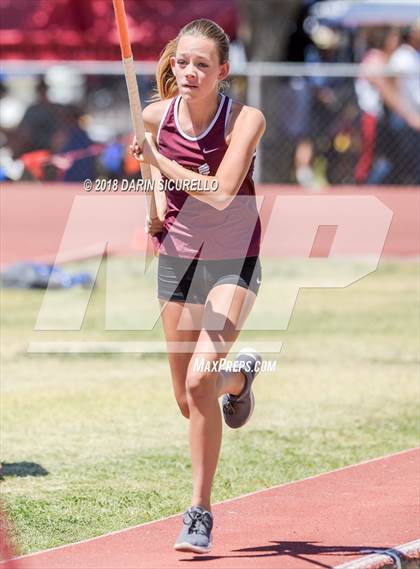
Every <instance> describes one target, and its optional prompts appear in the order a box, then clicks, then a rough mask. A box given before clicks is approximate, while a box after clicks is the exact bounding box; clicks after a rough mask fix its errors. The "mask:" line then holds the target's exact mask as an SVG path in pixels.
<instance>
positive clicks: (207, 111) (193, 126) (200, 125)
mask: <svg viewBox="0 0 420 569" xmlns="http://www.w3.org/2000/svg"><path fill="white" fill-rule="evenodd" d="M219 104H220V95H219V94H218V93H215V94H213V93H212V94H211V95H209V96H208V97H206V98H205V99H200V100H199V101H188V102H186V101H184V99H182V98H181V101H180V103H179V109H178V120H179V122H180V125H181V128H182V130H184V131H188V130H191V131H192V132H193V133H194V135H198V134H200V133H202V132H204V131H205V130H206V129H207V127H208V126H209V125H210V123H211V121H212V120H213V119H214V116H215V114H216V112H217V109H218V107H219Z"/></svg>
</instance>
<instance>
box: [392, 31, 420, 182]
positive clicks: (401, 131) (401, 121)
mask: <svg viewBox="0 0 420 569" xmlns="http://www.w3.org/2000/svg"><path fill="white" fill-rule="evenodd" d="M419 50H420V20H419V21H417V22H416V23H415V24H414V25H413V26H412V27H411V28H409V29H407V30H405V31H404V34H403V43H402V45H400V46H399V47H398V49H396V50H395V51H394V53H393V54H392V56H391V58H390V60H389V70H390V71H391V72H395V73H400V74H402V75H401V76H399V77H396V78H392V79H391V81H392V82H393V83H394V85H395V88H396V91H397V94H398V98H399V99H400V100H401V104H402V105H403V106H404V109H405V111H406V114H405V115H401V114H400V113H398V109H395V111H396V112H393V113H392V114H391V117H390V129H391V132H392V135H393V139H394V140H395V144H393V151H394V163H395V164H396V166H397V167H396V168H395V171H394V172H393V179H394V181H395V183H398V184H410V183H415V184H420V159H419V150H420V51H419Z"/></svg>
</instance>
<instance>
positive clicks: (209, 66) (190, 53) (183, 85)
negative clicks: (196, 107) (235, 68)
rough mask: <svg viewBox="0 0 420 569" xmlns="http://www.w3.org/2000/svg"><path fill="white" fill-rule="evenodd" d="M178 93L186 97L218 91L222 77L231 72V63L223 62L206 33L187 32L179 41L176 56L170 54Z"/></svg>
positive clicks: (194, 97)
mask: <svg viewBox="0 0 420 569" xmlns="http://www.w3.org/2000/svg"><path fill="white" fill-rule="evenodd" d="M171 68H172V72H173V74H174V75H175V78H176V82H177V85H178V91H179V94H180V95H181V96H182V97H183V98H184V99H185V100H195V99H201V98H202V97H206V96H208V95H210V94H211V93H213V92H214V93H217V91H218V87H219V81H221V80H222V79H224V78H225V77H226V76H227V75H228V73H229V64H228V63H224V64H222V65H221V64H220V62H219V55H218V53H217V47H216V44H215V42H214V41H213V40H211V39H208V38H206V37H203V36H192V35H184V36H182V37H181V38H180V40H179V42H178V47H177V50H176V54H175V57H171Z"/></svg>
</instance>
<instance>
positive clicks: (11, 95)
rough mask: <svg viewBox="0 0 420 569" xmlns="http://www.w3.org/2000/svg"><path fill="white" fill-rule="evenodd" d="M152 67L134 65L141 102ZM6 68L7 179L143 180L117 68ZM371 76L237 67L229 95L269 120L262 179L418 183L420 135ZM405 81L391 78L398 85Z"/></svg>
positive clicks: (1, 166) (353, 69)
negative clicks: (131, 154)
mask: <svg viewBox="0 0 420 569" xmlns="http://www.w3.org/2000/svg"><path fill="white" fill-rule="evenodd" d="M154 69H155V65H154V64H153V63H140V64H137V71H138V78H139V85H140V91H141V96H142V101H143V104H146V102H147V100H149V99H150V97H151V96H152V94H153V88H154V76H153V74H154ZM2 71H3V75H4V77H7V80H6V81H5V82H4V83H3V89H2V99H1V101H0V114H1V122H0V127H1V134H0V136H1V145H2V148H1V150H0V174H1V177H2V178H3V179H12V180H20V179H26V180H27V179H48V180H63V181H78V180H82V179H84V178H85V177H94V176H103V177H113V178H115V177H124V176H135V175H138V173H137V172H138V168H137V167H136V165H133V164H132V163H131V162H130V159H129V158H128V157H127V156H126V152H125V149H126V144H127V141H128V137H129V135H130V132H131V123H130V114H129V109H128V103H127V94H126V87H125V80H124V77H123V75H122V68H121V64H120V63H119V62H112V63H111V62H110V63H101V64H97V63H96V62H91V63H89V62H84V63H80V62H79V63H73V64H71V65H69V66H66V67H64V66H63V65H61V66H59V67H56V66H53V65H52V64H51V63H50V64H48V63H37V62H34V63H31V64H30V63H28V62H21V63H19V62H15V63H6V62H4V63H3V66H2ZM42 76H45V77H46V83H47V85H45V84H44V85H43V84H42V83H40V78H41V77H42ZM376 76H379V75H378V74H376ZM372 77H374V76H372ZM372 77H366V76H362V75H361V68H360V67H359V66H357V65H351V64H322V65H321V64H316V65H314V64H313V65H308V64H306V65H292V64H275V63H273V64H267V63H265V64H262V63H252V64H248V65H246V66H242V67H236V68H234V69H233V71H232V74H231V79H230V88H229V92H228V94H230V95H231V96H233V97H234V98H235V99H237V100H239V101H241V102H244V103H248V104H250V105H252V106H255V107H258V108H260V109H262V110H263V112H264V114H265V116H266V118H267V130H266V133H265V135H264V137H263V139H262V141H261V143H260V147H259V150H258V153H257V160H256V168H255V178H256V181H258V182H263V183H282V184H284V183H297V184H299V185H303V186H306V187H308V188H312V189H316V188H318V187H325V186H328V185H337V184H354V183H356V184H403V185H412V184H418V183H420V175H419V164H420V160H419V156H418V150H419V148H420V145H419V142H420V139H419V132H418V130H416V128H415V126H414V125H413V124H411V123H410V124H409V123H408V122H407V120H406V117H405V118H402V117H401V116H400V114H398V113H396V112H394V111H393V109H391V108H389V107H387V105H386V104H385V103H384V102H383V100H382V97H381V95H380V93H379V92H378V90H377V89H376V87H375V86H374V85H373V84H372V81H371V80H372ZM404 77H405V76H404ZM402 78H403V76H388V79H389V80H392V81H394V82H395V85H396V89H397V88H398V81H399V80H401V79H402ZM46 86H47V87H48V90H46ZM419 88H420V84H419ZM46 99H49V100H50V102H48V101H47V100H46ZM51 101H52V104H51ZM369 105H370V106H369ZM367 107H368V111H369V112H367V110H366V108H367ZM13 108H14V110H13ZM17 109H18V110H17ZM19 113H20V115H19ZM12 115H13V116H12Z"/></svg>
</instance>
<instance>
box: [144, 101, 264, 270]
mask: <svg viewBox="0 0 420 569" xmlns="http://www.w3.org/2000/svg"><path fill="white" fill-rule="evenodd" d="M180 101H181V97H180V96H178V97H175V98H174V99H172V100H171V102H170V103H169V104H168V107H167V108H166V111H165V113H164V115H163V117H162V120H161V123H160V126H159V131H158V135H157V143H158V148H159V152H160V153H161V154H162V155H163V156H166V157H167V158H169V159H170V160H174V161H175V162H177V163H178V164H180V165H181V166H183V167H184V168H187V169H189V170H192V171H194V172H198V173H200V174H204V175H210V176H214V175H215V174H216V172H217V169H218V167H219V165H220V163H221V161H222V159H223V156H224V154H225V152H226V149H227V147H228V146H227V144H226V141H225V127H226V124H227V121H228V117H229V113H230V110H231V106H232V99H230V98H229V97H227V96H225V95H221V100H220V103H219V106H218V109H217V112H216V114H215V116H214V118H213V120H212V122H211V123H210V125H209V126H208V128H207V129H206V130H205V131H204V132H203V133H201V134H200V135H199V136H197V137H192V136H189V135H187V134H185V133H184V132H183V131H182V129H181V127H180V124H179V121H178V109H179V104H180ZM254 160H255V156H254V158H253V159H252V163H251V166H250V168H249V170H248V172H247V174H246V177H245V179H244V181H243V183H242V185H241V187H240V188H239V191H238V193H237V195H236V196H235V198H234V200H233V201H232V202H231V203H230V204H229V206H228V207H227V208H225V209H224V210H222V211H219V210H217V209H215V208H214V207H212V206H211V205H209V204H206V203H204V202H202V201H199V200H197V199H196V198H194V197H193V196H191V195H188V194H187V193H186V192H185V191H183V190H182V189H178V190H176V189H172V190H170V191H169V190H168V191H166V197H167V202H168V210H167V212H166V216H165V221H164V225H163V231H162V232H161V233H159V234H157V235H155V236H154V237H153V245H154V247H155V248H156V249H158V250H159V252H160V253H162V254H165V255H173V256H177V257H183V258H191V259H194V258H197V257H200V259H208V260H210V259H238V258H244V257H256V256H258V255H259V251H260V240H261V223H260V219H259V215H258V210H257V204H256V200H255V186H254V182H253V179H252V173H253V169H254ZM162 181H163V182H164V183H165V181H166V178H165V177H164V176H162ZM172 183H174V181H172Z"/></svg>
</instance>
